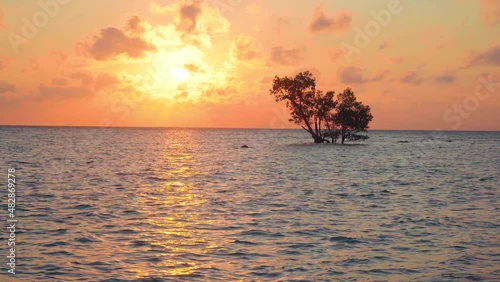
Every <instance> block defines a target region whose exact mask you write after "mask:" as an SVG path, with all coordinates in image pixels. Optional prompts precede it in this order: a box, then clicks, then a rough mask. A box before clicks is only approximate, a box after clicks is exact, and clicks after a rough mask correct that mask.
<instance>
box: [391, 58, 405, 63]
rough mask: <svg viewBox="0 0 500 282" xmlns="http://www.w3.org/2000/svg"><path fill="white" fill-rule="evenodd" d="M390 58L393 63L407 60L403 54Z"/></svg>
mask: <svg viewBox="0 0 500 282" xmlns="http://www.w3.org/2000/svg"><path fill="white" fill-rule="evenodd" d="M390 60H391V62H392V63H393V64H401V63H402V62H403V61H404V60H405V58H403V57H401V56H397V57H392V58H390Z"/></svg>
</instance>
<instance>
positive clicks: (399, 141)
mask: <svg viewBox="0 0 500 282" xmlns="http://www.w3.org/2000/svg"><path fill="white" fill-rule="evenodd" d="M398 143H410V141H398Z"/></svg>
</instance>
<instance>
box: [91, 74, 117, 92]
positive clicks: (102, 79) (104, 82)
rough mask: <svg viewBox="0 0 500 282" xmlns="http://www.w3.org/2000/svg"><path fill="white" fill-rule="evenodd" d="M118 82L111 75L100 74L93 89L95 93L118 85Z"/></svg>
mask: <svg viewBox="0 0 500 282" xmlns="http://www.w3.org/2000/svg"><path fill="white" fill-rule="evenodd" d="M118 82H119V80H118V78H117V77H116V76H114V75H113V74H108V73H102V74H99V75H98V76H97V77H96V79H95V85H94V88H95V90H96V91H99V90H101V89H104V88H107V87H110V86H113V85H115V84H118Z"/></svg>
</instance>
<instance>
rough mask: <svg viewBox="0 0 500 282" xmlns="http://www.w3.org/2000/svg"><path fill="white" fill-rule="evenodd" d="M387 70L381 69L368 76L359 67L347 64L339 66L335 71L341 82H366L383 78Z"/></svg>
mask: <svg viewBox="0 0 500 282" xmlns="http://www.w3.org/2000/svg"><path fill="white" fill-rule="evenodd" d="M387 73H388V71H382V72H380V73H379V74H377V75H374V76H371V77H370V76H368V75H367V74H366V73H365V71H364V70H363V69H361V68H359V67H354V66H349V67H340V68H339V69H338V71H337V77H339V78H340V81H341V82H342V83H366V82H375V81H381V80H384V77H385V75H386V74H387Z"/></svg>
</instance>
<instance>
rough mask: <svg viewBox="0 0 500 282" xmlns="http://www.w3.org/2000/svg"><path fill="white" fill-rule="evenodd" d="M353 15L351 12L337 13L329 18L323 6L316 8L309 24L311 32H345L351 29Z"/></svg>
mask: <svg viewBox="0 0 500 282" xmlns="http://www.w3.org/2000/svg"><path fill="white" fill-rule="evenodd" d="M351 21H352V14H351V12H349V11H337V12H336V13H335V14H334V15H332V16H330V17H327V16H326V15H325V13H324V12H323V7H322V5H318V6H316V7H315V8H314V11H313V17H312V19H311V22H310V23H309V30H310V31H311V32H344V31H347V30H349V29H350V28H351Z"/></svg>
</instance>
